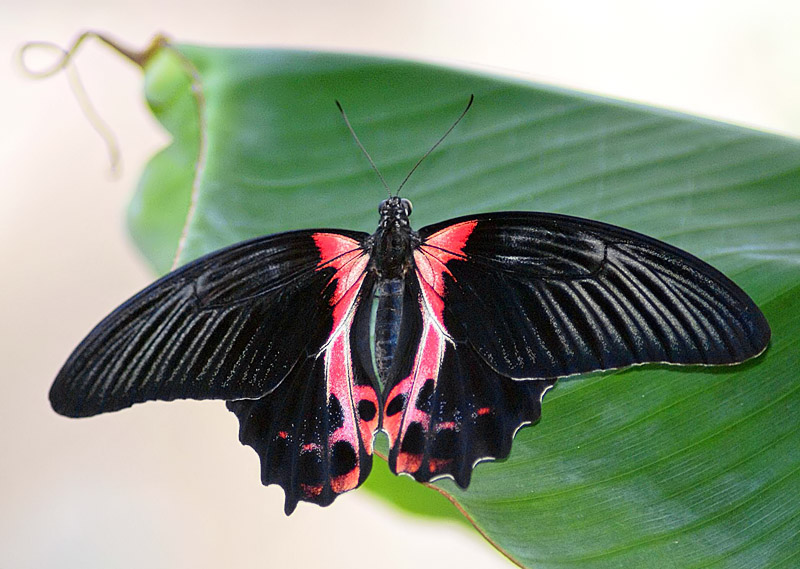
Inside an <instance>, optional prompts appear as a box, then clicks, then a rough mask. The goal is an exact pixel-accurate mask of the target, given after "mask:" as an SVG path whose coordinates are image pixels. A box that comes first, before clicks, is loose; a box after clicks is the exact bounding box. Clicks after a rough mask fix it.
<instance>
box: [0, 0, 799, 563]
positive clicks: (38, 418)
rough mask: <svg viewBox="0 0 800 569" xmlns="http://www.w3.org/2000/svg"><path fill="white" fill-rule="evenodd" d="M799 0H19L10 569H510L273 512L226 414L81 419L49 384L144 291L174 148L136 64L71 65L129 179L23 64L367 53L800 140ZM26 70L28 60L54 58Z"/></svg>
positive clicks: (5, 265)
mask: <svg viewBox="0 0 800 569" xmlns="http://www.w3.org/2000/svg"><path fill="white" fill-rule="evenodd" d="M798 21H800V4H798V3H797V2H794V1H791V0H789V1H770V0H764V1H762V2H758V3H755V2H731V1H728V2H721V1H715V2H702V1H700V2H698V1H697V0H695V1H690V0H674V1H672V2H669V3H662V2H659V3H655V2H652V3H643V2H635V1H632V0H631V1H621V0H620V1H597V2H588V1H587V2H577V1H567V2H541V1H538V0H527V1H526V0H519V1H512V0H496V1H494V2H491V3H485V2H476V1H464V0H462V1H460V2H456V1H452V0H446V1H444V0H443V1H431V0H427V1H424V0H410V1H407V2H403V3H397V2H388V1H385V0H378V1H376V0H371V1H364V0H358V1H351V2H347V3H337V2H330V1H329V0H327V1H325V0H297V1H295V2H277V1H274V0H265V1H261V2H246V1H242V0H227V1H226V2H224V3H220V2H210V1H209V0H195V1H194V2H192V3H191V4H187V3H178V2H170V1H167V2H153V1H144V2H136V3H133V2H131V3H123V2H116V1H113V0H103V1H100V0H96V1H89V0H82V1H73V2H69V3H64V2H56V1H54V0H38V1H37V0H34V1H28V2H24V3H23V2H21V1H16V2H15V1H14V0H7V1H6V2H3V4H2V7H0V54H3V55H2V57H0V61H2V62H3V63H2V65H0V86H2V89H0V192H2V194H1V195H2V199H1V200H0V253H1V254H0V259H2V269H0V271H1V272H0V568H29V567H30V568H38V567H42V568H44V567H48V568H49V567H61V568H64V567H81V568H95V567H104V568H105V567H123V568H128V567H149V568H159V567H170V568H183V567H193V568H205V567H208V568H211V567H233V566H235V567H240V568H249V567H315V566H319V565H322V564H325V566H327V567H331V568H333V567H348V566H355V565H371V564H377V565H379V566H380V567H387V568H393V567H408V566H411V565H412V564H417V565H419V564H422V565H427V566H436V565H442V564H446V565H447V566H456V565H458V566H461V567H508V566H509V562H508V561H507V560H505V559H504V558H503V557H502V556H500V555H499V554H498V553H496V552H495V551H494V550H493V549H491V547H489V546H488V545H487V544H485V543H484V542H483V541H482V540H481V538H480V537H479V536H478V535H477V533H476V532H474V531H473V530H471V529H470V528H466V527H462V526H461V525H458V524H455V523H443V522H433V521H429V520H426V519H423V518H414V517H410V516H407V515H406V514H403V513H401V512H397V511H395V510H394V509H392V508H391V507H390V506H388V505H386V504H384V503H383V502H381V501H379V500H378V499H376V498H374V497H373V496H372V495H370V494H368V493H367V492H365V491H357V492H354V493H351V494H349V495H347V496H346V497H344V498H342V499H340V500H337V502H336V503H335V505H334V506H332V507H330V508H327V509H325V510H321V509H319V508H317V507H315V506H304V505H302V504H301V506H300V507H299V508H298V510H297V512H296V513H295V514H294V515H293V516H292V517H291V518H286V517H284V515H283V496H282V491H281V490H280V489H279V488H278V487H270V488H263V487H262V486H261V484H260V483H259V478H258V472H259V470H258V461H257V457H256V455H255V453H253V451H252V450H251V449H249V448H245V447H243V446H241V445H240V444H239V443H238V441H237V431H238V423H237V421H236V419H235V417H234V416H233V415H232V414H230V413H229V412H227V411H226V410H225V408H224V405H222V404H220V403H213V402H209V403H187V402H182V403H172V404H168V405H167V404H151V405H145V406H138V407H137V408H136V409H135V410H133V411H129V412H126V413H120V414H115V415H109V416H105V417H98V418H95V419H91V420H84V421H69V420H67V419H64V418H62V417H59V416H57V415H56V414H55V413H53V412H52V411H51V410H50V407H49V403H48V402H47V390H48V389H49V386H50V383H51V381H52V379H53V378H54V377H55V374H56V373H57V371H58V369H59V367H60V365H61V364H62V363H63V361H64V360H65V358H66V357H67V356H68V355H69V353H70V351H71V350H72V348H73V347H74V346H75V345H76V344H77V343H78V342H79V341H80V340H81V339H82V338H83V336H84V335H85V334H86V333H87V332H88V331H89V330H90V329H91V327H92V326H93V325H94V324H95V323H96V322H97V321H98V320H99V319H100V318H102V317H103V316H105V314H107V313H108V312H109V311H110V310H111V309H113V308H114V307H115V306H116V305H117V304H119V303H120V302H121V301H122V300H124V299H126V298H127V297H128V296H130V295H131V294H133V293H134V292H136V291H137V290H139V289H140V288H142V287H143V286H144V285H146V284H147V283H148V282H149V281H150V280H151V279H152V276H153V275H152V273H151V272H150V270H149V268H148V267H147V266H146V265H145V264H144V262H143V261H142V260H141V258H140V256H139V255H138V253H137V252H136V250H134V249H133V247H132V246H131V244H130V243H129V241H128V238H127V235H126V230H125V227H124V210H125V206H126V203H127V200H128V198H129V196H130V193H131V191H132V189H133V187H134V186H135V184H136V181H137V178H138V175H139V172H140V170H141V168H142V166H143V164H144V162H145V161H146V160H147V159H148V157H149V156H150V155H151V154H152V153H153V152H154V151H156V150H158V149H159V148H160V147H161V146H163V145H164V144H165V143H166V142H167V138H166V135H165V134H164V132H163V131H162V130H161V128H160V127H159V126H158V125H157V124H156V123H155V121H154V119H153V118H152V117H151V116H150V115H149V113H148V112H147V110H146V108H145V106H144V102H143V100H142V97H141V74H140V72H139V70H138V69H137V68H135V67H134V66H132V65H131V64H129V63H127V62H126V61H124V60H122V59H121V58H119V57H118V56H116V55H115V54H113V53H111V52H109V51H108V50H106V49H104V48H103V47H101V46H99V45H98V44H94V43H93V44H89V45H86V46H84V47H83V48H82V49H81V51H80V53H79V55H78V57H77V60H76V61H77V65H78V68H79V70H80V73H81V76H82V78H83V80H84V83H85V86H86V90H87V91H88V93H89V96H90V98H91V99H92V101H93V104H94V106H95V108H96V109H97V111H98V112H99V113H100V115H101V116H102V117H103V119H104V120H105V121H106V122H108V123H109V125H110V126H111V128H112V129H113V131H114V132H115V134H116V136H117V138H118V140H119V142H120V144H121V147H122V153H123V170H122V173H121V176H119V177H118V178H114V177H112V176H111V175H110V173H109V163H108V159H107V155H106V149H105V147H104V145H103V142H102V140H101V139H100V138H99V137H98V136H97V135H96V133H95V132H94V131H93V130H92V129H91V128H90V126H89V125H88V123H87V120H86V118H85V117H84V115H83V114H82V113H81V111H80V109H79V107H78V105H77V103H76V101H75V98H74V96H73V94H72V93H71V91H70V90H69V88H68V86H67V81H66V78H65V77H64V76H63V75H60V76H57V77H54V78H52V79H50V80H48V81H39V82H37V81H32V80H30V79H28V78H26V77H25V76H24V75H23V74H22V73H21V72H20V70H19V68H18V65H17V62H16V59H15V57H16V53H15V52H16V50H17V49H18V48H19V46H20V45H21V44H23V43H24V42H26V41H30V40H47V41H52V42H56V43H58V44H60V45H64V46H66V45H68V44H69V43H70V42H71V41H72V39H73V38H74V37H75V36H76V35H77V34H78V33H79V32H80V31H82V30H84V29H87V28H91V29H97V30H103V31H105V32H107V33H109V34H110V35H111V36H113V37H115V38H118V39H119V40H120V41H121V42H123V43H125V44H127V45H130V46H132V47H134V48H137V49H139V48H142V47H144V46H145V45H146V44H147V43H148V41H149V40H150V38H151V37H152V35H153V34H155V33H156V32H162V33H165V34H167V35H169V36H170V37H172V38H173V39H175V40H176V41H179V42H182V43H183V42H194V43H202V44H225V45H255V46H273V47H295V48H298V47H299V48H309V49H325V50H339V51H356V52H360V53H375V54H382V55H392V56H399V57H408V58H414V59H421V60H425V61H431V62H437V63H444V64H454V65H456V66H460V67H465V68H470V69H477V70H485V71H489V72H492V73H501V74H507V75H513V76H516V77H520V78H528V79H532V80H536V81H540V82H546V83H551V84H555V85H559V86H563V87H568V88H573V89H580V90H583V91H589V92H593V93H597V94H601V95H607V96H611V97H618V98H623V99H627V100H632V101H637V102H642V103H647V104H653V105H658V106H663V107H668V108H671V109H676V110H679V111H685V112H688V113H692V114H699V115H703V116H706V117H709V118H713V119H718V120H723V121H728V122H734V123H738V124H742V125H745V126H750V127H753V128H758V129H762V130H768V131H772V132H777V133H782V134H785V135H788V136H794V137H797V136H799V135H800V105H798V94H799V93H800V65H798V62H800V34H798V33H797V22H798ZM48 55H49V56H48V57H45V56H42V57H41V58H38V57H37V58H35V59H34V60H32V61H31V63H32V64H33V63H39V62H44V61H52V54H48Z"/></svg>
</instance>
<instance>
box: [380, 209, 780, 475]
mask: <svg viewBox="0 0 800 569" xmlns="http://www.w3.org/2000/svg"><path fill="white" fill-rule="evenodd" d="M419 234H420V237H421V238H422V243H421V245H420V246H419V247H418V248H417V250H416V251H415V253H414V265H415V271H414V274H413V275H409V277H408V278H407V283H408V286H409V287H412V288H413V289H415V290H416V295H417V298H418V305H419V308H418V310H419V311H420V312H421V314H422V323H421V324H420V326H418V330H417V332H416V334H415V335H414V338H415V340H414V341H417V342H418V343H417V344H412V345H414V346H417V349H416V352H415V354H414V359H413V365H411V366H410V368H408V367H407V368H403V369H400V368H399V367H398V370H397V371H396V373H394V374H393V375H392V377H391V378H390V380H389V381H388V385H387V388H386V390H385V393H386V396H385V402H386V403H385V408H384V420H383V421H384V422H383V425H384V429H385V430H386V431H387V433H388V434H389V439H390V442H391V444H392V447H391V451H390V455H389V459H390V467H391V468H392V470H393V471H395V472H405V473H408V474H411V475H413V476H414V477H415V478H416V479H417V480H419V481H428V480H431V479H434V478H436V477H439V476H451V477H452V478H454V479H455V481H456V482H457V483H458V484H459V485H461V486H464V487H465V486H466V485H467V484H468V483H469V478H470V471H471V469H472V467H473V466H474V464H475V463H476V462H478V461H480V460H482V459H489V458H504V457H506V456H507V455H508V453H509V451H510V447H511V440H512V439H513V435H514V434H515V433H516V431H517V429H518V428H519V427H520V426H522V425H524V424H527V423H530V422H533V421H536V420H537V419H538V418H539V416H540V413H541V397H542V396H543V394H544V393H545V391H546V390H547V389H549V388H550V387H551V386H552V385H553V384H554V383H555V380H556V379H557V378H558V377H563V376H567V375H572V374H575V373H581V372H587V371H591V370H599V369H613V368H618V367H623V366H627V365H631V364H636V363H645V362H668V363H678V364H724V363H736V362H740V361H744V360H746V359H748V358H750V357H753V356H755V355H758V354H759V353H761V352H762V351H763V350H764V349H765V348H766V346H767V344H768V342H769V336H770V331H769V326H768V324H767V322H766V319H765V318H764V316H763V314H762V313H761V311H760V310H759V309H758V308H757V307H756V306H755V304H754V303H753V302H752V300H750V298H749V297H748V296H747V295H746V294H745V293H744V292H743V291H742V290H741V289H739V287H737V286H736V285H735V284H734V283H733V282H732V281H730V280H729V279H728V278H727V277H725V276H724V275H722V274H721V273H720V272H719V271H717V270H716V269H714V268H712V267H711V266H709V265H708V264H706V263H704V262H703V261H701V260H699V259H697V258H696V257H693V256H692V255H690V254H688V253H686V252H684V251H681V250H679V249H676V248H674V247H672V246H670V245H667V244H665V243H662V242H659V241H656V240H654V239H651V238H649V237H646V236H644V235H641V234H638V233H635V232H632V231H628V230H625V229H621V228H618V227H614V226H610V225H607V224H603V223H599V222H594V221H589V220H583V219H578V218H574V217H568V216H562V215H556V214H541V213H493V214H486V215H480V216H471V217H466V218H460V219H456V220H451V221H447V222H444V223H440V224H436V225H432V226H428V227H425V228H423V229H422V230H420V232H419ZM408 349H409V347H408V346H403V347H399V348H398V352H402V351H403V350H408ZM515 380H517V381H515ZM519 380H525V381H519Z"/></svg>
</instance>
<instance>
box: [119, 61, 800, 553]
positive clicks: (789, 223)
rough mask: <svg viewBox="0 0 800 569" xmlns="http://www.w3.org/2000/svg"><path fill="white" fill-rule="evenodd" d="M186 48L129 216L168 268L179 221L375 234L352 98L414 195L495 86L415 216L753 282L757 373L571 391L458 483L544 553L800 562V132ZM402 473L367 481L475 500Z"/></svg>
mask: <svg viewBox="0 0 800 569" xmlns="http://www.w3.org/2000/svg"><path fill="white" fill-rule="evenodd" d="M178 50H179V51H173V50H170V49H166V50H162V51H161V52H159V53H158V54H157V55H156V56H155V57H154V58H153V59H151V60H150V61H149V63H148V64H147V66H146V86H147V97H148V101H149V102H150V104H151V106H152V108H153V112H154V113H155V114H156V116H157V117H158V118H159V120H161V121H162V122H163V123H164V124H165V126H166V127H167V128H168V129H169V130H170V132H171V133H172V134H173V136H174V137H175V138H174V142H173V144H172V145H171V146H170V147H168V148H167V149H165V150H164V151H163V152H162V153H160V154H159V155H157V156H156V157H155V158H154V159H153V161H152V162H151V163H150V165H149V166H148V168H147V170H146V171H145V174H144V176H143V178H142V183H141V185H140V187H139V189H138V192H137V195H136V197H135V198H134V202H133V204H134V205H133V206H132V208H131V215H130V223H131V227H132V231H133V234H134V236H135V238H136V240H137V242H138V244H139V246H140V247H141V248H142V250H143V251H144V253H145V254H146V255H147V257H148V258H149V259H150V260H151V261H152V262H153V264H154V265H155V266H156V267H157V268H158V270H159V271H162V272H163V271H165V270H166V269H167V268H168V267H169V265H170V263H171V259H172V257H173V255H174V253H175V250H176V248H177V245H178V241H179V238H180V235H181V232H182V231H185V246H184V247H183V248H182V249H181V252H180V259H181V260H182V261H186V260H189V259H191V258H193V257H196V256H198V255H200V254H202V253H206V252H208V251H211V250H213V249H216V248H218V247H221V246H223V245H227V244H230V243H233V242H236V241H240V240H242V239H246V238H249V237H254V236H257V235H262V234H265V233H272V232H276V231H283V230H288V229H297V228H304V227H326V226H327V227H342V228H350V229H359V230H363V231H369V232H371V231H374V229H375V226H376V222H377V213H376V207H377V204H378V202H379V201H380V200H381V199H383V197H384V196H385V192H384V190H383V189H382V187H381V184H380V183H379V180H378V179H377V177H376V176H375V174H374V173H373V172H372V171H371V170H370V167H369V164H368V163H367V162H366V160H365V159H364V157H363V156H362V155H361V153H360V152H359V150H358V148H357V147H356V146H355V144H354V142H353V140H352V139H351V137H350V135H349V134H348V132H347V129H346V127H345V125H344V123H343V121H342V119H341V117H340V116H339V114H338V112H337V110H336V107H335V105H334V100H336V99H338V100H339V101H341V102H342V104H343V106H344V108H345V109H346V110H347V111H348V114H349V116H350V119H351V121H352V123H353V125H354V127H355V129H356V131H357V132H358V134H359V136H360V138H361V140H362V141H363V143H364V145H365V146H366V147H367V148H368V149H369V151H370V153H371V154H372V157H373V158H374V160H375V162H376V163H377V164H378V166H379V167H380V169H381V170H382V172H383V174H384V175H385V177H386V178H387V180H389V183H390V185H392V186H396V185H397V184H398V183H399V182H400V180H402V179H403V177H404V176H405V174H406V173H407V172H408V170H409V169H410V168H411V166H412V165H413V164H414V163H415V162H416V160H417V159H418V158H419V157H420V156H421V155H422V154H423V153H424V152H425V151H426V150H427V149H428V148H429V147H430V145H431V144H432V143H433V142H434V141H435V140H436V139H437V138H438V137H439V136H440V135H441V134H442V133H443V132H444V131H445V130H446V129H447V127H448V126H449V125H450V124H451V123H452V121H453V120H454V119H455V118H456V117H457V116H458V114H459V112H460V111H461V110H462V109H463V107H464V105H465V104H466V102H467V99H468V96H469V94H470V93H474V94H475V104H474V107H473V109H472V110H471V111H470V113H469V114H468V115H467V117H466V118H465V119H464V121H463V122H462V123H461V124H460V125H459V126H458V128H457V129H456V130H455V131H454V132H453V133H452V134H451V136H450V137H449V138H448V139H447V140H446V142H445V143H444V144H443V145H442V146H441V147H440V148H439V149H437V150H436V152H435V153H434V154H433V155H431V156H430V157H429V158H428V159H427V160H426V161H425V163H423V165H422V166H421V167H420V169H419V170H418V171H417V172H416V173H415V174H414V176H413V177H412V178H411V181H410V182H409V184H408V185H407V186H406V187H405V188H404V190H403V192H404V196H405V197H408V198H410V199H412V200H413V201H414V203H415V206H416V207H415V211H414V216H413V222H414V224H415V226H416V227H420V226H423V225H426V224H428V223H432V222H435V221H439V220H442V219H447V218H450V217H455V216H458V215H462V214H467V213H474V212H482V211H489V210H508V209H514V210H540V211H551V212H561V213H568V214H572V215H579V216H584V217H589V218H593V219H598V220H602V221H605V222H609V223H613V224H617V225H621V226H624V227H627V228H630V229H634V230H637V231H641V232H644V233H647V234H649V235H652V236H654V237H656V238H659V239H662V240H665V241H667V242H669V243H672V244H674V245H677V246H679V247H682V248H684V249H687V250H688V251H690V252H692V253H694V254H696V255H698V256H700V257H701V258H703V259H705V260H707V261H709V262H710V263H712V264H714V265H715V266H716V267H718V268H719V269H720V270H722V271H723V272H725V273H726V274H728V275H729V276H730V277H732V278H733V279H734V280H735V281H736V282H737V283H739V284H740V285H741V286H742V287H743V288H744V289H745V290H746V291H747V292H748V293H750V295H751V296H752V297H753V298H754V299H755V301H756V302H757V303H758V304H759V305H760V306H761V307H762V308H763V310H764V312H765V314H766V315H767V318H768V319H769V321H770V323H771V325H772V329H773V341H772V344H771V346H770V348H769V350H768V352H767V353H766V354H765V355H764V356H762V357H760V358H758V359H757V360H756V361H751V362H748V363H746V364H744V365H740V366H732V367H722V368H711V369H702V368H668V367H666V366H645V367H640V368H637V369H631V370H627V371H620V372H614V373H602V374H593V375H590V376H584V377H581V378H576V379H570V380H565V381H561V382H560V383H559V384H558V386H557V387H556V388H555V389H554V390H552V391H551V392H550V393H549V394H548V395H547V397H546V398H545V400H544V405H543V418H542V420H541V422H540V423H539V424H538V425H536V426H534V427H528V428H525V429H522V430H521V431H520V432H519V434H518V436H517V439H516V441H515V442H514V447H513V451H512V454H511V457H510V458H509V459H508V460H506V461H504V462H496V463H487V464H481V465H479V466H478V467H477V468H476V470H475V473H474V475H473V482H472V485H471V486H470V488H469V489H468V490H467V491H462V490H460V489H458V488H457V487H455V485H454V484H452V483H450V482H448V481H442V482H440V483H437V484H438V486H439V487H440V488H441V489H442V490H443V491H444V492H446V493H448V494H449V495H450V497H451V498H452V499H453V500H455V501H456V502H457V503H458V504H459V507H460V508H461V509H463V511H464V512H465V514H466V515H467V516H468V517H469V518H470V519H471V520H472V521H473V522H474V524H475V525H476V527H478V528H479V529H480V531H481V532H482V533H483V534H484V535H485V536H487V538H488V539H490V540H491V541H492V542H493V543H494V544H495V545H496V546H497V547H498V548H500V549H501V550H502V551H504V552H505V553H506V554H507V555H508V556H509V557H511V558H512V559H513V560H515V561H516V562H517V563H519V564H521V565H524V566H529V567H532V566H536V567H559V568H563V567H681V568H686V567H697V568H700V567H747V568H753V567H767V566H769V567H781V566H782V567H791V566H796V565H797V564H798V563H800V538H798V535H797V534H798V533H799V532H800V491H798V488H800V428H799V427H800V390H798V381H797V370H798V369H800V346H798V338H800V318H798V314H800V237H799V236H798V235H800V144H798V142H797V141H794V140H787V139H784V138H780V137H777V136H772V135H767V134H763V133H758V132H753V131H749V130H745V129H741V128H736V127H732V126H729V125H723V124H717V123H713V122H709V121H706V120H701V119H697V118H694V117H687V116H682V115H677V114H675V113H669V112H665V111H662V110H657V109H649V108H644V107H637V106H634V105H631V104H626V103H621V102H618V101H610V100H604V99H600V98H597V97H590V96H586V95H583V94H579V93H572V92H567V91H563V90H559V89H554V88H551V87H546V86H541V85H532V84H528V83H523V82H519V81H510V80H506V79H499V78H495V77H488V76H483V75H476V74H473V73H466V72H461V71H455V70H451V69H445V68H441V67H434V66H428V65H422V64H417V63H409V62H403V61H396V60H387V59H375V58H368V57H356V56H349V55H335V54H323V53H306V52H292V51H276V50H245V49H217V48H214V49H212V48H205V47H195V46H180V47H179V48H178ZM182 58H187V59H186V60H184V59H182ZM189 62H190V64H191V66H193V69H190V68H191V66H190V65H189ZM190 70H191V72H190ZM192 87H193V88H194V91H192ZM195 165H198V168H197V169H195ZM191 203H194V206H193V207H192V211H191V215H188V214H187V212H188V210H189V209H190V204H191ZM187 219H188V222H187ZM185 222H186V224H185ZM184 224H185V227H184ZM379 468H383V467H382V466H381V467H379ZM383 474H385V473H383ZM401 484H405V485H406V486H408V484H409V481H408V480H400V479H397V478H395V477H392V476H385V475H377V474H376V475H374V476H373V478H372V479H371V480H370V482H368V483H367V485H366V486H367V488H369V489H370V490H371V491H372V492H375V493H377V494H379V495H381V496H382V497H384V498H385V499H388V500H392V501H395V502H397V503H399V504H401V505H402V507H404V508H407V509H410V510H412V511H419V512H425V513H427V514H428V515H441V516H452V515H453V513H454V512H455V509H454V508H453V507H452V506H451V505H450V504H449V503H448V502H447V501H446V500H444V499H442V498H441V497H440V496H439V495H437V493H435V492H433V491H430V490H428V489H425V488H424V487H422V486H415V487H414V488H415V490H417V491H416V492H406V491H404V490H398V489H400V488H405V487H406V486H400V485H401ZM343 499H346V498H343ZM476 535H477V534H476Z"/></svg>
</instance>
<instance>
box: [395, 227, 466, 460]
mask: <svg viewBox="0 0 800 569" xmlns="http://www.w3.org/2000/svg"><path fill="white" fill-rule="evenodd" d="M477 223H478V222H477V221H475V220H471V221H464V222H461V223H457V224H455V225H451V226H449V227H445V228H444V229H442V230H440V231H437V232H436V233H434V234H433V235H431V236H430V237H428V238H427V239H426V240H425V241H424V242H423V243H422V244H421V245H420V246H419V247H418V248H417V249H416V250H415V251H414V264H415V267H416V275H417V278H418V279H419V283H420V291H421V298H420V310H421V311H422V321H423V326H422V336H421V338H420V344H419V347H418V348H417V354H416V356H415V358H414V365H413V367H412V370H411V373H410V375H409V376H408V377H405V378H403V379H402V380H400V381H399V382H397V384H396V385H395V386H394V387H393V388H392V389H391V391H390V392H389V395H388V397H387V398H386V402H385V404H384V419H383V428H384V429H385V430H386V433H387V434H388V436H389V442H390V444H391V445H392V447H393V448H394V447H395V445H399V448H398V449H397V459H396V464H395V465H394V468H395V472H398V473H399V472H407V473H411V474H413V473H415V472H417V471H418V470H419V469H420V467H421V466H422V460H423V454H412V453H410V452H405V451H402V450H401V449H402V445H403V439H404V437H405V436H406V433H407V432H408V429H409V427H410V426H411V425H412V424H413V423H419V424H420V426H421V427H422V432H423V437H424V438H427V437H428V435H429V433H428V430H429V429H430V428H431V422H432V421H431V416H430V414H429V413H426V412H424V411H422V410H420V409H418V408H417V406H416V402H417V398H418V396H419V393H420V390H421V389H422V387H423V385H424V384H425V382H426V381H428V380H429V379H432V380H433V382H434V390H435V389H436V382H437V380H438V378H439V372H440V369H441V366H442V359H443V358H444V352H445V345H446V343H447V342H448V341H450V337H449V335H448V333H447V328H446V327H445V325H444V319H443V317H442V315H443V312H444V299H445V296H446V294H447V291H446V290H445V280H444V275H445V273H447V274H448V275H449V276H450V278H453V275H452V273H450V271H449V269H448V268H447V263H448V261H451V260H453V259H466V256H465V254H464V247H465V246H466V244H467V240H468V239H469V236H470V235H472V232H473V230H474V229H475V226H476V225H477ZM398 396H402V397H404V398H405V405H404V408H403V410H402V412H399V413H396V414H394V415H391V416H390V415H387V414H386V411H387V409H389V407H390V405H391V404H392V401H393V400H394V398H395V397H398ZM434 428H435V429H436V431H437V432H440V431H442V430H445V429H453V428H455V424H454V423H442V424H440V425H436V426H435V427H434ZM448 460H449V459H448ZM446 462H447V461H445V460H444V459H436V458H433V457H431V458H429V463H428V468H429V469H430V471H431V472H435V471H437V470H439V469H441V468H442V467H443V466H444V465H445V464H446Z"/></svg>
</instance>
